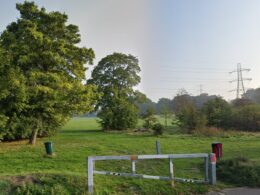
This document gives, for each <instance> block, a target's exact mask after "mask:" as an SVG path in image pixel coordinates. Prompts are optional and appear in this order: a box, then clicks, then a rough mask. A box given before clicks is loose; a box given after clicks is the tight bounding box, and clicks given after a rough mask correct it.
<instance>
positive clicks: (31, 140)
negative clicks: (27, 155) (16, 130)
mask: <svg viewBox="0 0 260 195" xmlns="http://www.w3.org/2000/svg"><path fill="white" fill-rule="evenodd" d="M37 134H38V128H36V129H34V130H33V132H32V135H31V137H30V140H29V144H31V145H35V143H36V139H37Z"/></svg>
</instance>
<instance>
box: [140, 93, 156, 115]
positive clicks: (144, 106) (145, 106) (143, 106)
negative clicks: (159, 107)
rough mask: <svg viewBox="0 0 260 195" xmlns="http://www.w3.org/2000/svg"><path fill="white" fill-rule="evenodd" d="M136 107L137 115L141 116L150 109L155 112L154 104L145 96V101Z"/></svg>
mask: <svg viewBox="0 0 260 195" xmlns="http://www.w3.org/2000/svg"><path fill="white" fill-rule="evenodd" d="M137 107H138V109H139V115H140V116H142V115H144V114H145V113H146V110H147V109H148V108H150V107H152V108H153V109H154V110H156V103H155V102H153V101H152V100H151V99H149V98H147V97H146V96H145V100H144V101H143V102H139V103H137Z"/></svg>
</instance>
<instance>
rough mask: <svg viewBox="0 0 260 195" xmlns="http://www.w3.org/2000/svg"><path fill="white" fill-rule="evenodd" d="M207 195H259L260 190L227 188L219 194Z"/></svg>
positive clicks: (210, 194) (211, 194)
mask: <svg viewBox="0 0 260 195" xmlns="http://www.w3.org/2000/svg"><path fill="white" fill-rule="evenodd" d="M207 195H260V188H246V187H243V188H229V189H224V190H221V191H219V192H209V193H208V194H207Z"/></svg>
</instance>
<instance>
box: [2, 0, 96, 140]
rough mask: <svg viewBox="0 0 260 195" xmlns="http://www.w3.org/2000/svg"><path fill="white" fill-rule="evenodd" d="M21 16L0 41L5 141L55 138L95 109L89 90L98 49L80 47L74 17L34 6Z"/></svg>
mask: <svg viewBox="0 0 260 195" xmlns="http://www.w3.org/2000/svg"><path fill="white" fill-rule="evenodd" d="M16 8H17V9H18V10H19V11H20V17H19V18H18V20H17V21H16V22H12V23H11V24H10V25H8V26H7V28H6V30H4V31H3V33H2V34H1V36H0V44H1V48H2V55H3V56H4V58H5V61H4V62H1V64H2V65H1V67H2V68H1V69H0V74H1V75H0V83H1V85H0V88H1V90H0V112H1V115H0V116H1V117H3V116H4V121H6V120H7V121H6V124H5V125H4V127H2V128H1V129H0V131H1V132H4V131H5V133H4V134H3V137H4V139H16V138H28V137H29V138H30V143H31V144H35V142H36V138H37V136H38V135H40V136H44V135H51V134H53V133H54V132H55V131H56V130H57V129H58V128H59V127H60V126H61V125H63V124H64V123H65V122H66V121H67V120H68V119H69V118H70V117H71V116H72V115H74V114H80V113H86V112H89V111H91V110H92V109H93V106H92V105H93V104H95V99H96V95H97V93H96V92H95V93H94V90H95V88H94V87H93V86H92V85H84V84H82V82H83V81H84V80H85V70H86V67H85V66H84V65H85V64H88V63H90V64H91V63H92V61H93V58H94V52H93V50H92V49H87V48H85V47H79V46H78V44H79V43H80V34H79V29H78V27H77V26H75V25H72V24H69V25H67V24H66V23H67V20H68V16H67V15H66V14H64V13H59V12H50V13H48V12H46V10H45V9H44V8H41V9H39V8H38V7H37V6H36V5H35V4H34V3H33V2H27V1H25V2H24V3H21V4H17V5H16Z"/></svg>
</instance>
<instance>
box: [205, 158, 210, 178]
mask: <svg viewBox="0 0 260 195" xmlns="http://www.w3.org/2000/svg"><path fill="white" fill-rule="evenodd" d="M204 166H205V181H206V182H208V181H209V157H206V158H204Z"/></svg>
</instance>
